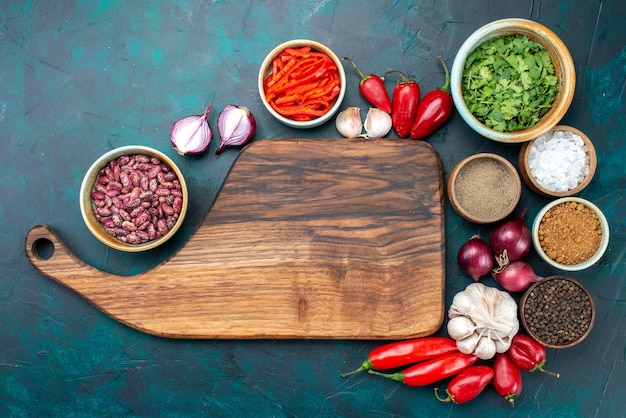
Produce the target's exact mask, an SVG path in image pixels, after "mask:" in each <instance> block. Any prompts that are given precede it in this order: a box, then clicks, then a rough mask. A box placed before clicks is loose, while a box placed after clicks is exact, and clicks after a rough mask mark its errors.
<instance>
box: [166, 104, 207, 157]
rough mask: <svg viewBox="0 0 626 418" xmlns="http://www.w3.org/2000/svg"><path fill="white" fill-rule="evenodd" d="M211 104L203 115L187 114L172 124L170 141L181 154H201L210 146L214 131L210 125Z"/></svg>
mask: <svg viewBox="0 0 626 418" xmlns="http://www.w3.org/2000/svg"><path fill="white" fill-rule="evenodd" d="M212 108H213V105H212V104H210V105H209V106H208V107H207V108H206V110H205V111H204V113H203V114H202V115H196V116H187V117H184V118H182V119H179V120H177V121H176V122H174V123H173V124H172V129H171V130H170V141H172V145H174V149H175V150H176V152H178V153H179V154H180V155H186V154H190V155H194V154H201V153H203V152H204V151H206V150H207V148H209V144H210V143H211V139H212V138H213V132H211V128H210V126H209V120H208V119H209V113H211V109H212Z"/></svg>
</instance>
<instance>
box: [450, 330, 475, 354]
mask: <svg viewBox="0 0 626 418" xmlns="http://www.w3.org/2000/svg"><path fill="white" fill-rule="evenodd" d="M480 338H481V337H480V335H479V334H478V333H477V332H473V333H472V334H471V335H469V336H468V337H465V338H463V339H461V340H457V341H456V348H458V349H459V351H460V352H461V353H463V354H473V353H474V350H475V349H476V345H477V344H478V341H479V340H480Z"/></svg>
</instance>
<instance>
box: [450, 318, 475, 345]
mask: <svg viewBox="0 0 626 418" xmlns="http://www.w3.org/2000/svg"><path fill="white" fill-rule="evenodd" d="M447 329H448V335H450V338H452V339H453V340H462V339H463V338H465V337H469V336H470V335H472V334H473V333H474V331H476V325H475V324H474V322H473V321H472V320H471V319H469V318H468V317H466V316H455V317H454V318H450V320H449V321H448V325H447Z"/></svg>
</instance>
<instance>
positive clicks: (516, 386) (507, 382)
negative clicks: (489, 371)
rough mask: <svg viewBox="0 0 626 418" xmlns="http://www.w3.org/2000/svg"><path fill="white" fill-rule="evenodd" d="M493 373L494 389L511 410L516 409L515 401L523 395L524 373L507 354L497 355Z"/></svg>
mask: <svg viewBox="0 0 626 418" xmlns="http://www.w3.org/2000/svg"><path fill="white" fill-rule="evenodd" d="M493 371H494V375H493V387H494V388H495V389H496V392H497V393H498V395H500V397H502V399H504V400H505V401H507V402H508V403H509V405H511V408H512V407H514V406H515V399H517V398H518V397H519V395H520V394H521V393H522V372H521V371H520V369H518V368H517V366H516V365H515V364H513V361H512V360H511V357H510V356H509V355H508V354H507V353H498V354H496V359H495V360H494V362H493Z"/></svg>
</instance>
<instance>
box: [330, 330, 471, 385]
mask: <svg viewBox="0 0 626 418" xmlns="http://www.w3.org/2000/svg"><path fill="white" fill-rule="evenodd" d="M457 351H459V349H458V348H457V347H456V341H454V340H453V339H452V338H445V337H424V338H416V339H412V340H406V341H399V342H396V343H389V344H385V345H381V346H380V347H377V348H375V349H373V350H372V351H371V352H370V354H369V356H368V357H367V359H365V360H364V361H363V363H361V366H360V367H359V368H358V369H356V370H354V371H351V372H349V373H343V374H342V375H341V377H347V376H350V375H353V374H356V373H358V372H361V371H363V370H371V369H377V370H389V369H394V368H396V367H401V366H407V365H409V364H413V363H418V362H420V361H424V360H429V359H431V358H434V357H439V356H442V355H444V354H450V353H455V352H457Z"/></svg>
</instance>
